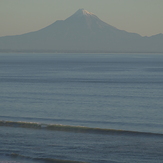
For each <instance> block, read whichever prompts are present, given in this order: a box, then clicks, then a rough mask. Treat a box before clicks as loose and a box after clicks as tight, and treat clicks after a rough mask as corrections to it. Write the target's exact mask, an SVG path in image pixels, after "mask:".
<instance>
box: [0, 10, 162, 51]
mask: <svg viewBox="0 0 163 163" xmlns="http://www.w3.org/2000/svg"><path fill="white" fill-rule="evenodd" d="M0 51H1V52H5V51H7V52H81V53H82V52H86V53H87V52H91V53H99V52H105V53H109V52H117V53H123V52H137V53H138V52H139V53H144V52H153V53H154V52H157V53H158V52H159V53H162V52H163V34H158V35H154V36H151V37H142V36H140V35H139V34H136V33H129V32H127V31H124V30H120V29H117V28H116V27H113V26H111V25H109V24H107V23H105V22H104V21H102V20H101V19H99V18H98V17H97V16H96V15H95V14H93V13H91V12H88V11H86V10H84V9H79V10H78V11H76V12H75V13H74V14H73V15H71V16H70V17H68V18H67V19H65V20H58V21H56V22H54V23H53V24H51V25H49V26H47V27H45V28H43V29H41V30H38V31H35V32H30V33H26V34H22V35H15V36H5V37H0Z"/></svg>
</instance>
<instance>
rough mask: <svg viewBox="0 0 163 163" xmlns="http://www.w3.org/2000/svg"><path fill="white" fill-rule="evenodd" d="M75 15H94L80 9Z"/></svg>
mask: <svg viewBox="0 0 163 163" xmlns="http://www.w3.org/2000/svg"><path fill="white" fill-rule="evenodd" d="M75 15H94V14H93V13H91V12H88V11H87V10H85V9H83V8H82V9H79V10H78V11H76V13H75Z"/></svg>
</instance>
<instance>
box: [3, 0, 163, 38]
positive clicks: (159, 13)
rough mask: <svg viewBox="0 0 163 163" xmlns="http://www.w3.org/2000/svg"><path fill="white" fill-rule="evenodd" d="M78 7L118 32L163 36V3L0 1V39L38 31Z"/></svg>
mask: <svg viewBox="0 0 163 163" xmlns="http://www.w3.org/2000/svg"><path fill="white" fill-rule="evenodd" d="M80 8H84V9H85V10H87V11H89V12H93V13H94V14H95V15H97V16H98V17H99V18H100V19H102V20H103V21H105V22H107V23H108V24H110V25H112V26H115V27H117V28H118V29H122V30H126V31H128V32H134V33H139V34H140V35H142V36H151V35H155V34H158V33H163V0H0V36H5V35H16V34H22V33H27V32H30V31H36V30H39V29H41V28H43V27H46V26H48V25H50V24H52V23H54V22H55V21H56V20H64V19H66V18H67V17H69V16H71V15H72V14H73V13H74V12H76V11H77V10H78V9H80Z"/></svg>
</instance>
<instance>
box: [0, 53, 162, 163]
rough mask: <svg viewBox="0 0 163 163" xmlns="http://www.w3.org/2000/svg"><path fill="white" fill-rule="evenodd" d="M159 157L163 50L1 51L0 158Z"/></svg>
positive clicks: (88, 161)
mask: <svg viewBox="0 0 163 163" xmlns="http://www.w3.org/2000/svg"><path fill="white" fill-rule="evenodd" d="M51 162H52V163H53V162H54V163H81V162H82V163H162V162H163V54H133V53H128V54H70V53H69V54H45V53H44V54H43V53H42V54H36V53H33V54H32V53H30V54H28V53H0V163H51Z"/></svg>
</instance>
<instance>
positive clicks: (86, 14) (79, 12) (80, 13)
mask: <svg viewBox="0 0 163 163" xmlns="http://www.w3.org/2000/svg"><path fill="white" fill-rule="evenodd" d="M83 16H84V17H96V18H97V16H96V15H94V14H93V13H91V12H88V11H87V10H85V9H83V8H81V9H79V10H77V11H76V12H75V13H74V14H73V15H71V16H70V17H69V18H79V17H83ZM69 18H67V19H69Z"/></svg>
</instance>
